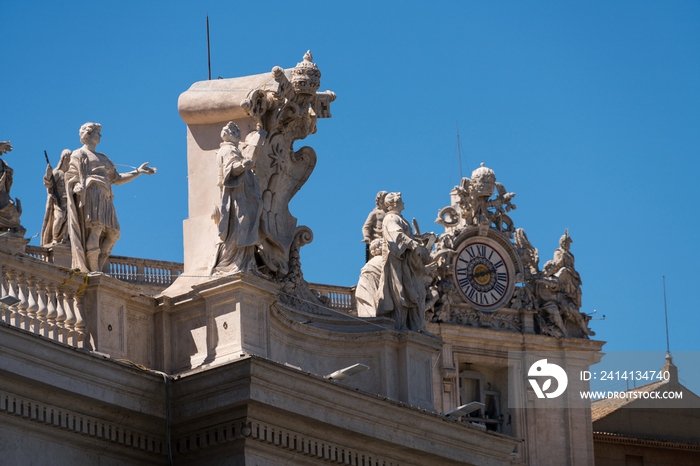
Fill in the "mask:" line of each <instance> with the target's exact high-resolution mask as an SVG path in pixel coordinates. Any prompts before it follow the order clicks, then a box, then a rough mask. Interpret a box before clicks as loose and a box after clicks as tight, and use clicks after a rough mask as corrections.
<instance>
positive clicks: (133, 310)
mask: <svg viewBox="0 0 700 466" xmlns="http://www.w3.org/2000/svg"><path fill="white" fill-rule="evenodd" d="M320 77H321V72H320V70H319V69H318V67H317V66H316V65H315V64H314V63H313V59H312V57H311V54H310V53H307V54H306V55H305V56H304V58H303V61H302V62H300V63H298V64H297V66H296V67H294V68H290V69H286V70H284V69H282V68H280V67H275V68H273V69H272V71H271V72H270V73H265V74H260V75H255V76H248V77H243V78H235V79H221V80H216V81H205V82H199V83H195V84H193V85H192V86H191V88H190V89H189V90H187V91H186V92H184V93H183V94H182V95H181V96H180V100H179V103H178V107H179V111H180V115H181V116H182V118H183V120H184V121H185V123H186V124H187V134H188V137H187V157H188V170H189V172H188V183H189V217H188V219H186V220H185V222H184V238H185V241H184V243H185V244H184V247H185V262H184V264H183V265H182V266H181V265H180V264H172V263H165V262H160V261H148V260H144V259H129V258H124V257H114V256H112V257H109V258H104V259H105V263H104V266H103V267H102V269H101V270H102V272H95V271H93V272H86V271H82V272H81V271H79V270H69V269H66V268H65V267H62V266H65V265H66V262H67V261H69V260H70V258H71V252H70V250H69V249H66V246H65V245H64V244H60V243H57V244H48V245H47V246H49V247H46V248H37V247H30V248H25V247H24V245H21V246H22V247H20V248H18V246H17V244H18V243H17V242H16V241H15V242H10V241H2V240H1V239H0V267H1V268H2V296H3V298H2V299H3V300H4V301H3V304H2V305H0V333H1V334H2V335H1V336H2V338H0V346H1V347H2V348H1V349H2V351H0V431H1V432H2V433H3V434H4V435H3V440H0V442H2V443H0V445H1V446H2V447H3V452H7V454H6V456H5V458H8V461H11V462H12V463H13V464H76V463H80V462H86V463H97V462H99V463H100V464H110V465H111V464H115V465H116V464H172V463H176V464H203V463H205V462H206V463H210V464H241V465H244V464H246V465H247V464H255V465H275V464H299V465H302V464H303V465H309V464H328V463H329V462H335V463H339V464H349V465H357V466H360V465H363V466H367V465H372V466H375V465H383V466H387V465H426V464H429V465H457V464H463V465H494V466H495V465H525V464H527V465H544V464H552V465H564V464H566V465H592V464H593V436H592V435H593V434H592V431H591V413H590V409H586V408H577V407H576V406H575V405H574V403H573V400H570V399H567V398H566V397H565V398H563V401H562V403H563V405H562V406H563V408H562V409H550V410H540V409H537V408H536V404H535V401H536V400H535V399H534V392H533V391H532V390H531V389H530V388H529V387H526V384H525V382H524V380H525V378H526V375H527V367H529V365H530V364H531V363H532V362H534V360H533V361H529V360H526V359H525V358H523V359H520V360H515V361H513V360H512V358H511V357H510V356H511V354H512V353H522V352H523V351H529V352H556V353H557V354H559V355H560V357H561V360H557V361H558V362H559V363H560V364H563V365H565V366H566V367H567V369H570V370H572V371H579V370H586V369H587V368H588V367H589V366H590V365H591V364H594V363H595V362H597V361H598V359H599V358H600V357H601V355H600V353H599V351H600V349H601V347H602V345H603V342H599V341H595V340H591V339H590V338H589V337H590V336H592V332H590V331H589V330H588V326H587V323H588V318H587V316H585V315H584V314H582V313H581V312H580V297H581V280H580V277H579V276H578V273H577V272H576V270H575V268H574V258H573V254H572V253H571V251H570V244H571V241H570V237H569V235H568V232H567V233H566V234H565V236H563V237H562V241H561V242H560V247H559V248H558V249H557V250H556V251H555V253H554V258H553V260H552V261H550V262H549V263H548V264H546V265H545V267H544V269H543V270H539V267H538V255H537V254H538V253H537V250H536V249H534V248H533V247H532V245H530V244H529V242H528V241H527V236H526V235H525V233H524V231H522V230H518V229H515V228H514V222H513V220H512V219H511V218H510V216H509V215H508V214H507V212H510V211H512V210H513V209H515V205H514V204H512V202H511V201H512V199H513V197H514V195H515V194H514V193H509V192H507V191H506V190H505V189H504V188H503V185H502V184H500V183H497V182H496V180H495V174H494V173H493V171H492V170H490V169H488V168H487V167H484V166H482V167H479V168H477V170H475V171H474V173H473V174H472V177H471V179H469V178H465V179H463V180H462V181H461V183H460V186H458V187H456V188H455V189H454V190H453V192H452V193H451V205H450V206H449V207H446V208H443V209H442V210H440V212H439V218H438V223H440V224H441V225H442V226H443V227H444V228H445V231H444V232H443V233H441V234H439V235H438V234H434V233H425V232H423V233H421V232H420V231H418V228H417V225H413V226H411V225H410V224H409V223H408V222H406V220H405V219H403V217H401V210H402V208H403V202H402V201H401V196H400V193H390V194H387V195H386V196H385V197H384V198H383V199H384V200H385V201H386V202H385V203H382V205H383V206H384V207H386V209H387V211H388V213H387V214H386V216H384V217H383V224H382V225H383V226H380V225H379V223H378V222H377V221H376V215H375V218H374V223H373V228H374V230H373V233H372V235H370V236H369V237H368V239H370V240H379V239H380V238H381V241H383V242H382V243H381V244H379V245H377V244H375V248H380V249H378V250H381V253H380V254H379V253H378V254H376V256H377V257H378V258H380V260H379V259H378V260H377V262H378V264H377V268H376V270H380V272H379V274H380V275H379V277H378V278H379V279H378V283H379V285H375V286H376V290H374V291H373V289H372V286H369V285H368V286H367V287H366V288H365V292H366V297H367V299H365V300H364V302H366V303H369V304H368V307H367V308H366V310H363V311H362V312H361V315H360V316H358V306H357V300H356V299H355V296H354V293H353V291H354V290H353V289H347V288H343V287H334V286H330V285H319V284H309V283H307V282H306V281H305V280H304V276H303V273H302V270H301V262H300V251H301V248H302V247H303V246H304V245H305V244H307V243H309V242H310V241H311V240H312V239H313V233H312V232H311V230H310V229H309V228H307V227H304V226H300V225H297V219H296V218H295V217H294V216H293V215H292V213H291V212H290V211H289V208H288V203H289V200H290V199H291V198H292V197H293V196H294V194H295V193H296V192H297V191H298V190H299V189H301V187H302V186H303V184H304V183H305V181H306V180H307V179H308V177H309V176H310V175H311V172H312V171H313V168H314V165H315V161H316V157H317V155H316V153H315V151H314V150H313V149H312V148H310V147H302V148H301V149H299V150H297V151H294V150H293V144H294V141H296V140H299V139H303V138H305V137H306V136H308V135H309V134H312V133H314V132H315V131H316V129H317V128H316V124H317V120H318V119H319V118H328V117H330V104H331V102H333V101H334V99H335V94H334V93H332V92H330V91H325V92H319V91H318V89H319V86H320ZM222 129H223V130H224V132H223V133H222ZM224 133H225V137H224V142H223V143H222V134H224ZM224 146H225V147H224ZM383 202H384V201H383ZM382 205H380V203H379V202H378V208H381V207H382ZM224 219H226V220H224ZM387 219H388V221H387ZM385 227H386V229H385V230H382V228H385ZM380 231H381V236H380V234H379V233H380ZM389 249H391V251H389ZM407 251H410V252H409V253H407ZM389 257H390V259H387V258H389ZM229 259H231V260H230V263H229ZM230 265H231V266H230ZM229 266H230V267H229ZM409 270H410V272H409ZM375 278H377V277H375ZM373 294H374V295H373ZM409 295H410V297H411V301H410V302H409V300H406V299H404V298H405V297H406V296H409ZM389 298H391V306H389V305H385V303H388V302H389V301H390V299H389ZM372 303H376V304H372ZM373 306H376V307H374V308H373ZM380 309H381V310H380ZM355 364H361V365H364V366H366V367H369V370H366V371H364V372H361V373H358V374H357V375H354V376H353V377H350V378H348V379H346V380H341V379H339V378H338V377H337V376H333V377H330V374H333V373H334V372H336V371H338V370H339V369H343V368H347V367H351V366H353V365H355ZM572 386H575V388H576V389H579V388H581V389H586V388H587V387H588V383H587V382H585V383H583V382H582V383H581V384H579V385H575V384H572ZM471 402H477V403H482V404H483V405H481V407H480V408H478V409H477V410H476V411H475V412H473V413H471V414H468V415H467V414H465V415H459V414H454V415H453V414H446V413H451V412H453V411H454V410H455V409H456V408H458V407H460V406H462V405H464V404H468V403H471ZM514 402H517V403H515V405H514ZM40 446H41V448H40Z"/></svg>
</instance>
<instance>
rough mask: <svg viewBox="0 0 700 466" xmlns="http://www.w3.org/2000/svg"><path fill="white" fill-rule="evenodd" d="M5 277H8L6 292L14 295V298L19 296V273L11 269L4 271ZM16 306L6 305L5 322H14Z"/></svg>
mask: <svg viewBox="0 0 700 466" xmlns="http://www.w3.org/2000/svg"><path fill="white" fill-rule="evenodd" d="M4 275H5V278H6V279H7V286H6V287H5V293H6V294H7V296H12V297H13V298H16V297H17V292H16V291H15V290H16V289H17V282H16V277H17V274H16V273H15V271H14V270H12V269H10V270H8V271H6V272H5V273H4ZM15 312H16V311H15V306H7V307H4V319H3V320H4V322H6V323H8V324H12V316H13V314H14V313H15Z"/></svg>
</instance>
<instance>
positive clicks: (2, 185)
mask: <svg viewBox="0 0 700 466" xmlns="http://www.w3.org/2000/svg"><path fill="white" fill-rule="evenodd" d="M11 151H12V145H11V144H10V141H0V156H1V155H3V154H6V153H8V152H11ZM13 173H14V170H12V168H10V166H9V165H8V164H7V162H5V161H4V160H3V159H0V231H3V232H6V233H5V234H9V235H11V236H20V237H23V236H24V233H25V232H26V231H27V230H26V229H25V228H24V227H23V226H22V225H21V224H20V222H19V217H20V215H22V203H21V202H20V201H19V199H15V200H14V201H13V200H12V198H11V197H10V188H12V175H13Z"/></svg>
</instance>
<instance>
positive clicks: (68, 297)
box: [63, 291, 76, 332]
mask: <svg viewBox="0 0 700 466" xmlns="http://www.w3.org/2000/svg"><path fill="white" fill-rule="evenodd" d="M63 296H64V298H63V310H64V311H66V320H65V321H64V322H63V325H64V326H65V327H66V328H67V329H68V330H70V331H71V332H72V331H73V330H75V322H76V318H75V313H74V312H73V299H74V298H73V296H74V294H73V292H72V291H66V292H65V293H64V294H63Z"/></svg>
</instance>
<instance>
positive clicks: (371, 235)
mask: <svg viewBox="0 0 700 466" xmlns="http://www.w3.org/2000/svg"><path fill="white" fill-rule="evenodd" d="M386 195H387V192H386V191H379V192H378V193H377V197H375V199H374V201H375V203H376V207H375V208H374V209H373V210H372V212H370V213H369V215H368V216H367V220H365V224H364V225H362V242H363V243H365V244H366V245H367V246H366V247H367V249H366V251H365V262H369V260H370V259H371V258H372V255H371V251H370V249H371V248H370V244H371V243H372V241H374V240H375V239H377V238H381V237H382V223H383V222H384V216H385V215H386V206H385V205H384V198H385V197H386Z"/></svg>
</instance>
